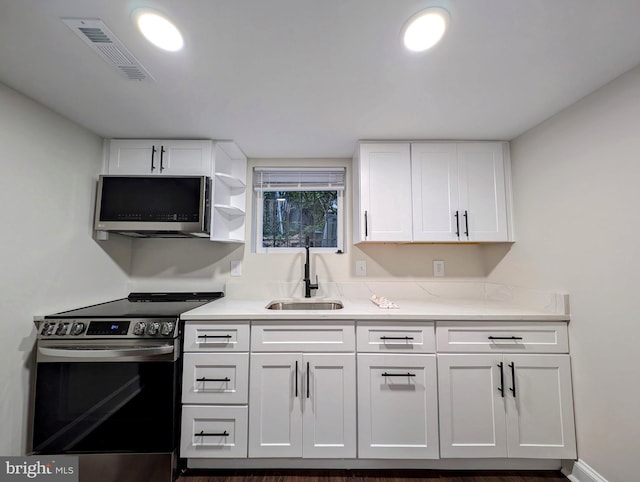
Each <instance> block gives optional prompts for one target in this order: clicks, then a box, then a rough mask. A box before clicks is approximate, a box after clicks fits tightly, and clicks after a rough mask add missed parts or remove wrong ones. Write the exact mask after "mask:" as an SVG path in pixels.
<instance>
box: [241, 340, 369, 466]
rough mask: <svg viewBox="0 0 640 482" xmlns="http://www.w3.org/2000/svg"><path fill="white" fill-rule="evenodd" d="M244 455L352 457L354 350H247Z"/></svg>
mask: <svg viewBox="0 0 640 482" xmlns="http://www.w3.org/2000/svg"><path fill="white" fill-rule="evenodd" d="M250 380H251V387H250V390H249V457H298V458H299V457H304V458H354V457H355V456H356V425H355V420H356V389H355V385H356V375H355V354H353V353H350V354H342V353H313V354H311V353H304V354H302V353H252V354H251V370H250Z"/></svg>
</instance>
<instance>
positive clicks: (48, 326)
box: [40, 323, 56, 336]
mask: <svg viewBox="0 0 640 482" xmlns="http://www.w3.org/2000/svg"><path fill="white" fill-rule="evenodd" d="M55 326H56V324H55V323H45V324H44V325H42V331H41V332H40V334H41V335H42V336H49V335H53V329H54V328H55Z"/></svg>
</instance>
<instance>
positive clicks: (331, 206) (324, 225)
mask: <svg viewBox="0 0 640 482" xmlns="http://www.w3.org/2000/svg"><path fill="white" fill-rule="evenodd" d="M344 184H345V169H344V168H326V169H321V168H313V169H288V168H258V167H256V168H254V171H253V188H254V192H255V201H256V202H255V207H256V209H255V232H256V238H255V239H256V244H255V246H256V252H259V253H260V252H262V253H266V252H274V251H276V252H286V251H289V250H292V249H291V248H301V247H303V246H304V245H305V241H306V238H307V237H308V238H309V243H310V245H311V246H313V247H315V248H320V249H322V248H325V250H326V251H337V250H342V249H343V241H342V231H343V229H342V226H343V222H342V218H343V211H344V209H343V198H344V195H343V194H344ZM294 250H296V251H297V249H294Z"/></svg>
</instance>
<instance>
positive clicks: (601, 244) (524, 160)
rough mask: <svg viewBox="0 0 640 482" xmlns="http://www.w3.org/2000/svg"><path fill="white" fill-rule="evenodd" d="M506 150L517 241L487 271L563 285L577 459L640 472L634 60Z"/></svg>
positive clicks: (623, 479)
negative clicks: (568, 309)
mask: <svg viewBox="0 0 640 482" xmlns="http://www.w3.org/2000/svg"><path fill="white" fill-rule="evenodd" d="M511 153H512V162H513V191H514V198H515V218H516V221H517V242H516V243H515V245H514V246H513V248H512V249H511V251H510V252H509V253H507V254H506V256H505V257H504V259H503V260H502V262H500V263H499V264H498V265H497V267H496V268H495V269H494V270H493V273H492V275H491V276H490V279H491V280H492V281H498V282H510V283H516V284H519V285H523V286H531V287H543V288H545V289H549V290H558V291H567V292H568V293H570V300H571V313H572V318H571V323H570V343H571V353H572V365H573V376H574V393H575V396H574V399H575V407H576V421H577V435H578V455H579V458H581V459H583V460H584V461H585V462H586V463H587V464H589V465H590V466H591V467H593V468H594V469H595V470H596V471H597V472H599V473H600V474H601V475H602V476H604V477H605V478H606V479H607V480H609V482H628V481H631V480H639V475H638V460H637V458H638V454H640V418H639V417H638V407H640V376H639V375H638V369H639V367H640V349H638V340H640V305H639V304H638V296H639V293H638V288H639V287H640V282H639V278H638V276H639V274H640V244H639V243H640V68H637V69H635V70H633V71H631V72H628V73H627V74H625V75H623V76H622V77H620V78H618V79H617V80H615V81H614V82H612V83H610V84H608V85H606V86H605V87H603V88H602V89H600V90H598V91H597V92H596V93H594V94H592V95H590V96H589V97H587V98H585V99H583V100H582V101H580V102H579V103H577V104H574V105H573V106H571V107H570V108H568V109H566V110H565V111H563V112H562V113H560V114H559V115H557V116H555V117H553V118H551V119H549V120H547V121H546V122H544V123H543V124H541V125H540V126H538V127H536V128H535V129H532V130H531V131H529V132H527V133H525V134H524V135H523V136H521V137H519V138H518V139H516V140H515V141H514V142H513V143H512V146H511Z"/></svg>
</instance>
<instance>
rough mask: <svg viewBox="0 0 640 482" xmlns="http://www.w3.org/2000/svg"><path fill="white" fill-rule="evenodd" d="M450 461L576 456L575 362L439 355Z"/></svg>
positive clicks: (445, 451) (443, 435)
mask: <svg viewBox="0 0 640 482" xmlns="http://www.w3.org/2000/svg"><path fill="white" fill-rule="evenodd" d="M438 385H439V408H440V454H441V456H442V457H443V458H482V457H518V458H554V459H571V458H575V456H576V442H575V427H574V419H573V396H572V390H571V372H570V363H569V355H545V354H539V355H513V354H504V355H502V354H438Z"/></svg>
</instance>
